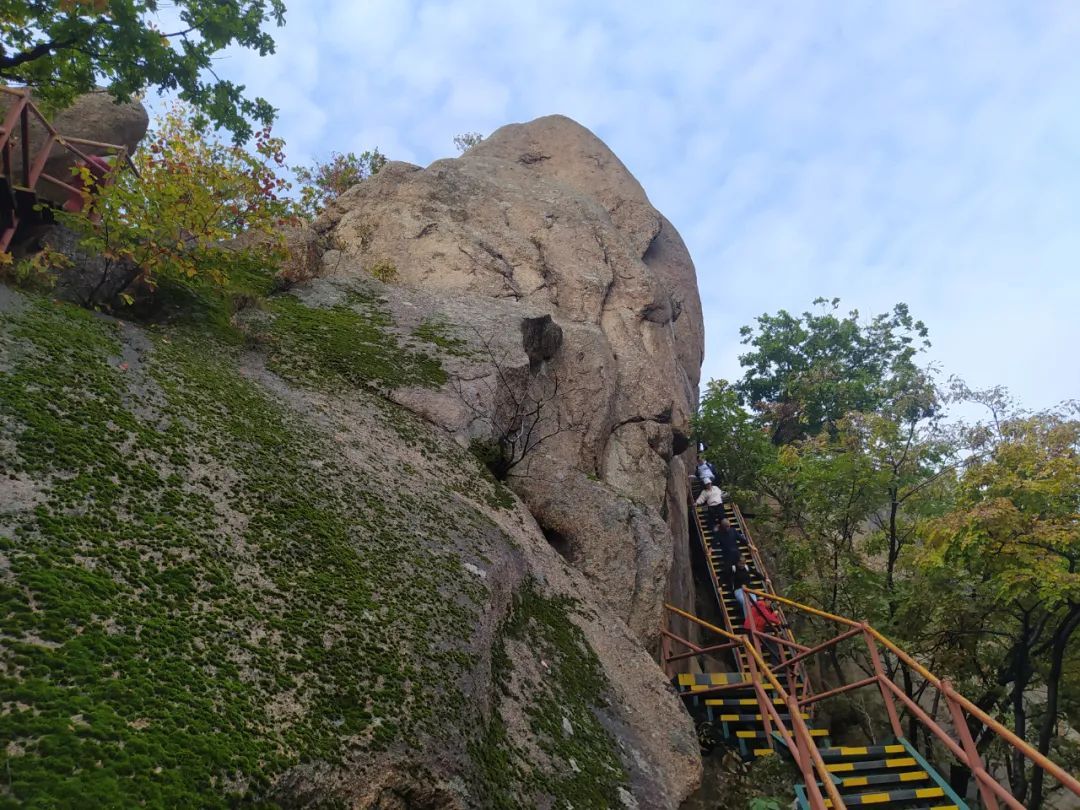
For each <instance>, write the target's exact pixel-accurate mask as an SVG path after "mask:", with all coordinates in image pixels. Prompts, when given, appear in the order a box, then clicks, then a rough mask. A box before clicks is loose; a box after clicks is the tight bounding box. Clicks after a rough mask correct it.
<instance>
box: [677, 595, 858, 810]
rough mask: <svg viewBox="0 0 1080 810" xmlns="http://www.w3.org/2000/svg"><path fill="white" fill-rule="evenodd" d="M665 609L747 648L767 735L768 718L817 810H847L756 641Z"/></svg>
mask: <svg viewBox="0 0 1080 810" xmlns="http://www.w3.org/2000/svg"><path fill="white" fill-rule="evenodd" d="M664 608H665V609H666V610H668V611H670V612H671V613H674V614H676V615H678V616H681V617H683V618H684V619H687V620H688V621H691V622H694V623H695V624H697V625H700V626H701V627H704V628H705V629H706V630H709V631H711V632H713V633H716V634H718V635H720V636H721V637H723V638H727V639H729V640H731V641H736V642H739V643H741V644H742V645H743V648H744V649H745V650H746V653H747V657H748V660H749V662H750V667H749V669H750V672H749V675H750V682H751V685H752V687H753V688H754V693H755V696H756V697H757V701H758V706H759V708H760V714H761V718H762V722H763V725H764V726H765V733H766V734H768V733H769V722H768V720H767V719H766V718H769V719H772V720H774V721H775V722H776V726H777V731H778V733H779V734H780V735H781V737H782V738H783V739H784V741H785V743H786V744H787V746H788V750H789V751H790V752H791V755H792V758H793V759H794V760H795V764H796V765H798V767H799V770H800V771H801V772H802V775H803V782H804V784H805V785H806V792H807V798H808V799H809V801H810V806H811V807H812V808H813V810H826V808H829V807H831V808H833V810H846V807H847V806H846V805H845V804H844V800H843V798H842V797H841V796H840V792H839V790H837V788H836V785H835V784H834V782H833V780H832V776H831V775H830V773H829V770H828V768H827V767H826V765H825V760H824V759H822V757H821V752H820V751H819V750H818V747H817V745H816V744H815V743H814V739H813V737H811V736H810V731H809V729H808V728H807V727H806V723H805V721H804V720H803V719H802V713H801V711H800V709H799V704H798V701H797V700H796V699H795V698H794V696H792V695H791V694H790V693H788V692H787V691H786V690H785V689H784V687H783V686H782V685H781V683H780V679H779V678H778V677H777V676H776V675H775V674H774V673H773V671H772V670H771V669H770V668H769V666H768V664H766V663H765V659H764V658H763V657H762V655H761V653H760V652H758V650H757V648H756V647H755V646H754V643H753V641H752V640H751V639H750V638H747V637H746V636H739V635H736V634H734V633H729V632H728V631H727V630H722V629H721V628H719V627H717V626H716V625H714V624H711V623H709V622H707V621H705V620H704V619H700V618H698V617H697V616H695V615H693V614H692V613H687V612H686V611H685V610H682V609H680V608H677V607H675V606H674V605H671V604H668V603H664ZM763 676H764V679H765V680H767V681H768V682H769V685H770V686H772V688H773V691H774V692H775V694H776V696H777V697H778V698H780V699H781V700H782V701H783V702H784V704H785V705H786V706H787V709H788V715H789V716H790V718H791V731H790V732H789V731H788V729H787V727H786V726H785V725H784V723H783V720H782V719H781V718H780V713H779V712H778V711H777V710H776V706H775V705H774V704H773V702H772V701H771V700H769V699H768V697H767V696H766V695H765V689H764V686H763V683H762V677H763ZM687 694H688V695H690V696H692V695H694V694H695V693H692V692H691V693H687ZM696 694H697V695H701V694H702V693H701V692H698V693H696ZM819 781H820V784H819ZM822 786H824V788H825V793H827V794H828V799H829V803H828V804H826V801H825V796H823V795H822V792H821V787H822Z"/></svg>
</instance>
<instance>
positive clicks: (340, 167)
mask: <svg viewBox="0 0 1080 810" xmlns="http://www.w3.org/2000/svg"><path fill="white" fill-rule="evenodd" d="M386 163H387V159H386V155H384V154H383V153H382V152H380V151H379V149H378V147H376V148H375V149H371V150H369V151H366V152H361V153H360V155H359V156H358V155H356V154H355V153H353V152H349V153H347V154H342V153H340V152H332V153H331V154H330V159H329V160H327V161H325V162H324V161H316V162H315V163H313V164H312V165H311V166H298V167H296V168H294V169H293V171H294V172H295V173H296V179H297V181H298V182H299V183H300V184H301V188H300V199H301V203H302V205H303V207H304V210H305V211H306V212H307V213H308V214H309V215H310V216H318V214H319V213H320V212H321V211H322V210H323V209H324V208H325V207H326V206H327V204H328V203H330V202H331V201H333V200H335V199H337V198H338V197H340V196H341V195H342V194H344V193H345V192H346V191H348V190H349V189H350V188H352V187H353V186H355V185H356V184H357V183H359V182H360V181H362V180H366V179H367V178H369V177H371V176H372V175H375V174H378V173H379V170H380V169H382V167H383V166H385V165H386Z"/></svg>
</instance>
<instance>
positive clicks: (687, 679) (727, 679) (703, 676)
mask: <svg viewBox="0 0 1080 810" xmlns="http://www.w3.org/2000/svg"><path fill="white" fill-rule="evenodd" d="M677 680H678V683H677V686H681V687H690V688H693V687H695V686H697V687H701V688H702V689H707V688H708V687H710V686H727V685H728V684H734V683H745V684H746V685H747V686H748V687H752V686H753V684H752V683H751V682H750V677H749V676H748V675H743V674H742V673H741V672H680V673H679V674H678V676H677Z"/></svg>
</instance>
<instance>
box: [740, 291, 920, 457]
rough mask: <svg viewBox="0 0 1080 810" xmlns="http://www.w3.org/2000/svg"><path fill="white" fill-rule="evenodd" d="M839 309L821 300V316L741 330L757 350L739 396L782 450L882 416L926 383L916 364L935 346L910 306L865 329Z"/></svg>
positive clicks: (750, 355) (745, 358) (772, 318)
mask: <svg viewBox="0 0 1080 810" xmlns="http://www.w3.org/2000/svg"><path fill="white" fill-rule="evenodd" d="M839 303H840V299H838V298H833V299H832V300H831V301H827V300H825V299H824V298H818V299H816V300H815V301H814V304H815V305H817V306H820V307H822V308H823V309H824V311H823V312H821V313H813V312H804V313H803V314H802V315H801V316H799V317H795V316H793V315H791V314H790V313H788V312H786V311H784V310H780V312H778V313H777V314H776V315H762V316H760V317H759V318H757V327H756V329H755V328H754V327H750V326H744V327H742V329H741V330H740V334H741V335H742V337H743V341H742V342H743V344H744V345H749V346H751V347H752V350H751V351H749V352H747V353H746V354H743V355H740V357H739V362H740V364H741V365H742V366H743V367H745V368H746V373H745V374H744V376H743V379H742V380H741V381H740V382H739V383H738V385H737V386H736V390H737V391H738V392H739V395H740V397H741V399H742V402H743V403H745V404H748V405H750V406H752V407H753V408H754V409H755V410H757V411H758V412H760V413H761V414H762V415H763V418H764V420H765V422H766V424H768V425H769V427H770V428H771V430H772V436H773V441H774V442H775V443H777V444H785V443H787V442H790V441H792V440H794V439H797V438H800V437H804V436H814V435H816V434H817V433H819V432H820V431H821V430H823V429H830V428H831V426H833V425H835V423H836V422H837V421H838V420H840V419H841V418H843V416H844V415H845V414H847V413H848V412H850V411H862V412H864V413H866V412H871V411H875V410H877V409H878V408H881V407H883V406H886V405H888V403H890V402H892V401H895V400H897V399H899V398H902V397H904V396H905V392H906V391H907V390H908V389H909V388H910V387H911V386H912V385H913V384H914V385H916V386H921V385H922V378H923V377H925V373H924V372H923V371H922V370H921V369H920V368H919V367H918V366H917V365H916V364H915V362H914V358H915V355H916V354H917V353H918V352H919V351H920V350H921V349H924V348H926V347H928V346H929V345H930V343H929V341H928V340H927V330H926V326H925V325H924V324H923V322H922V321H916V320H915V319H913V318H912V316H911V313H910V312H909V311H908V307H907V305H906V304H897V305H896V306H895V307H893V310H892V312H890V313H884V314H881V315H877V316H875V317H874V318H873V319H871V320H870V321H869V322H868V323H861V322H860V320H859V313H858V311H857V310H852V311H851V312H849V313H848V314H847V316H845V317H840V316H838V315H837V314H836V312H837V309H838V307H839Z"/></svg>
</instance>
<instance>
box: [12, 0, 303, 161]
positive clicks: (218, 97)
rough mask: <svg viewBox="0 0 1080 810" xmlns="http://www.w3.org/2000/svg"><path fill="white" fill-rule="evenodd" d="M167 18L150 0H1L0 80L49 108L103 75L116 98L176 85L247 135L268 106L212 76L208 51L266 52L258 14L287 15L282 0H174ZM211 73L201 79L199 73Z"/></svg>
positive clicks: (267, 39)
mask: <svg viewBox="0 0 1080 810" xmlns="http://www.w3.org/2000/svg"><path fill="white" fill-rule="evenodd" d="M172 5H173V11H174V13H175V16H176V17H177V18H178V22H177V24H176V25H175V27H173V28H171V29H169V30H164V29H162V28H161V27H159V23H158V22H157V20H156V17H157V12H158V3H157V0H0V80H3V81H6V82H11V83H15V84H21V85H26V86H28V87H32V88H33V89H34V92H35V95H36V97H37V99H38V100H39V101H41V102H42V103H43V104H44V105H45V106H46V107H47V108H53V109H56V108H61V107H64V106H66V105H67V104H70V103H71V101H72V100H73V99H74V98H75V97H76V96H77V95H79V94H80V93H85V92H87V91H89V90H91V89H93V88H94V87H95V86H96V85H97V84H98V83H99V82H100V81H101V80H105V82H106V83H107V84H108V87H109V91H110V92H111V93H112V95H113V96H114V97H115V98H116V99H117V100H122V101H127V100H130V99H131V97H132V96H135V95H137V94H139V93H140V92H142V91H143V90H144V89H146V88H148V87H157V88H159V89H161V90H167V91H176V92H177V94H178V96H179V97H180V99H182V100H183V101H185V102H186V103H188V104H190V105H191V106H192V107H193V108H194V109H195V110H197V111H198V112H199V113H200V114H202V115H205V116H206V117H208V118H209V120H211V121H212V122H213V123H214V125H215V126H217V127H221V128H224V129H227V130H229V131H230V132H232V133H233V135H234V136H235V138H236V139H237V140H238V141H246V140H247V139H248V138H249V137H250V136H251V134H252V132H253V128H252V126H251V124H250V123H249V120H250V119H254V120H255V121H257V122H259V123H260V124H262V125H263V126H266V125H268V124H270V123H271V122H272V121H273V118H274V108H273V107H271V106H270V104H269V103H268V102H267V101H266V100H265V99H262V98H255V99H249V98H247V97H245V96H244V95H243V90H244V88H243V87H242V86H239V85H236V84H235V83H233V82H231V81H228V80H226V79H221V78H219V77H218V76H217V74H216V73H215V72H214V69H213V59H214V57H215V55H216V54H218V53H219V52H221V51H222V50H224V49H226V48H228V47H230V46H233V45H239V46H240V47H243V48H249V49H251V50H253V51H256V52H257V53H258V54H259V55H260V56H266V55H267V54H270V53H273V52H274V40H273V38H272V37H271V36H270V34H268V33H266V32H265V31H264V30H263V25H264V23H267V22H269V21H273V22H274V23H275V24H276V25H278V26H281V25H284V23H285V5H284V4H283V3H282V1H281V0H175V2H174V3H173V4H172ZM207 76H209V78H207Z"/></svg>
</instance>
